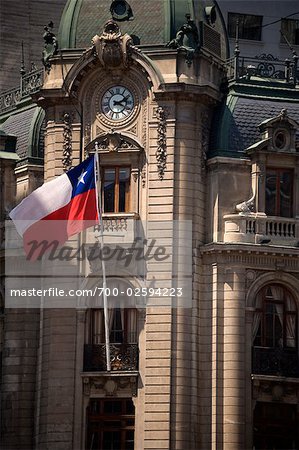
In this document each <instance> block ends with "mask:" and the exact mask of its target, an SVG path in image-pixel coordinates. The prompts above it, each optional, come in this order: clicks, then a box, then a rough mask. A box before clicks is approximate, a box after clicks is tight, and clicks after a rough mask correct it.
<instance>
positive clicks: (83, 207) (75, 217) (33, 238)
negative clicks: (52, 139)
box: [9, 156, 99, 260]
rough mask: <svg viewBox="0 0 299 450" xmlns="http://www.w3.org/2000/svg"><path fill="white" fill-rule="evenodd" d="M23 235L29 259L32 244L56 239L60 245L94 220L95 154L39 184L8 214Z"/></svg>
mask: <svg viewBox="0 0 299 450" xmlns="http://www.w3.org/2000/svg"><path fill="white" fill-rule="evenodd" d="M9 216H10V218H11V219H12V220H13V222H14V224H15V226H16V229H17V231H18V233H19V234H20V235H21V236H23V242H24V250H25V253H26V255H27V258H28V255H30V258H29V259H32V260H34V259H36V256H35V255H32V245H33V243H35V245H37V244H38V243H41V242H46V243H49V244H50V243H51V242H57V243H59V244H60V245H61V244H63V243H64V242H65V241H67V240H68V238H69V237H70V236H73V235H75V234H77V233H80V231H82V230H84V229H85V228H88V227H90V226H92V225H94V224H96V223H98V218H99V217H98V216H99V214H98V208H97V194H96V181H95V157H94V156H90V157H89V158H87V159H86V160H85V161H83V162H82V163H81V164H79V165H78V166H77V167H75V168H74V169H71V170H69V171H68V172H67V173H65V174H63V175H61V176H59V177H57V178H54V179H53V180H51V181H49V182H47V183H45V184H43V186H41V187H40V188H38V189H36V190H35V191H34V192H32V193H31V194H30V195H29V196H28V197H26V198H25V199H24V200H22V202H21V203H20V204H19V205H18V206H16V208H14V209H13V210H12V211H11V212H10V214H9Z"/></svg>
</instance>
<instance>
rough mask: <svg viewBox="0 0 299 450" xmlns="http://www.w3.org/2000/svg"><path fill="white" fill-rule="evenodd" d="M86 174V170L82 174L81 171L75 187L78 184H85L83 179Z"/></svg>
mask: <svg viewBox="0 0 299 450" xmlns="http://www.w3.org/2000/svg"><path fill="white" fill-rule="evenodd" d="M86 174H87V170H86V171H85V172H84V170H82V173H81V175H80V176H79V178H78V183H77V186H78V185H79V184H80V183H83V184H85V180H84V177H85V175H86Z"/></svg>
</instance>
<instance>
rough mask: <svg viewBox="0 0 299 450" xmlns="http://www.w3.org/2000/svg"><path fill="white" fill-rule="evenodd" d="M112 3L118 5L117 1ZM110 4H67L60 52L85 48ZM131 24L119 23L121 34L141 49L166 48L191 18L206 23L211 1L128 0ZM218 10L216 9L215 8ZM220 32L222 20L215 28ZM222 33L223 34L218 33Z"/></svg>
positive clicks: (86, 0)
mask: <svg viewBox="0 0 299 450" xmlns="http://www.w3.org/2000/svg"><path fill="white" fill-rule="evenodd" d="M114 3H117V2H116V1H115V2H114ZM111 4H112V0H68V2H67V4H66V6H65V8H64V12H63V15H62V18H61V22H60V27H59V38H58V39H59V46H60V48H87V47H90V46H91V39H92V38H93V36H95V35H96V34H99V33H101V31H102V30H103V26H104V24H105V23H106V22H107V21H108V20H109V19H111V12H110V7H111ZM128 4H129V6H130V7H131V9H132V13H133V20H123V21H119V25H120V28H121V31H122V33H123V34H124V33H128V34H130V35H131V36H133V37H134V36H135V39H134V40H135V43H140V45H142V46H143V45H149V46H154V45H165V44H166V43H167V42H169V41H170V40H171V39H173V38H174V37H175V34H176V32H177V31H178V30H179V28H180V27H181V26H182V25H183V24H184V23H185V22H186V17H185V15H186V14H190V15H191V17H192V18H194V20H195V21H196V22H200V21H202V20H205V13H204V8H205V6H211V5H214V2H213V1H212V0H211V1H210V0H206V1H204V0H128ZM216 7H217V6H216ZM219 26H220V28H222V29H223V23H222V22H221V17H220V19H218V24H216V29H217V28H219ZM221 31H222V30H221Z"/></svg>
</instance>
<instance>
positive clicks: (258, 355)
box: [252, 347, 299, 378]
mask: <svg viewBox="0 0 299 450" xmlns="http://www.w3.org/2000/svg"><path fill="white" fill-rule="evenodd" d="M252 373H253V374H256V375H275V376H283V377H292V378H297V377H299V360H298V352H297V349H292V348H284V349H283V348H270V347H253V349H252Z"/></svg>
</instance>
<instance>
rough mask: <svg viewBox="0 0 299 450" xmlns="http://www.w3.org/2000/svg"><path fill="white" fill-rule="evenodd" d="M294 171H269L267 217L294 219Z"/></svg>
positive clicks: (267, 173)
mask: <svg viewBox="0 0 299 450" xmlns="http://www.w3.org/2000/svg"><path fill="white" fill-rule="evenodd" d="M292 204H293V171H292V170H288V169H269V168H268V169H267V171H266V209H265V213H266V214H267V216H279V217H292V215H293V208H292Z"/></svg>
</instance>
